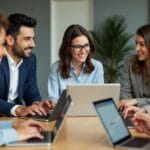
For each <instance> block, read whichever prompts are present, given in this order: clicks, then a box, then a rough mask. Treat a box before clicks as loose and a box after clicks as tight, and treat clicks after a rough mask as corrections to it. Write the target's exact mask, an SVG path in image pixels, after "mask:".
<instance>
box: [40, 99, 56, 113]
mask: <svg viewBox="0 0 150 150" xmlns="http://www.w3.org/2000/svg"><path fill="white" fill-rule="evenodd" d="M37 105H38V106H40V107H42V108H44V110H46V112H48V111H49V110H53V109H54V108H55V106H56V102H55V101H53V100H47V99H44V100H42V101H40V102H39V103H37Z"/></svg>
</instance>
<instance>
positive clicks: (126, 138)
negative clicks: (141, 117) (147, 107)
mask: <svg viewBox="0 0 150 150" xmlns="http://www.w3.org/2000/svg"><path fill="white" fill-rule="evenodd" d="M93 105H94V108H95V110H96V112H97V116H98V118H99V119H100V120H101V122H102V125H103V127H104V130H105V131H106V135H107V137H108V139H109V142H110V144H111V145H112V146H114V147H128V148H129V149H131V148H133V149H144V150H148V149H149V148H150V139H149V138H144V137H143V138H141V137H132V136H131V134H130V132H129V129H128V128H127V127H126V125H125V123H124V121H123V119H122V117H121V115H120V113H119V111H118V109H117V107H116V104H115V102H114V101H113V99H112V98H107V99H100V100H98V101H94V102H93Z"/></svg>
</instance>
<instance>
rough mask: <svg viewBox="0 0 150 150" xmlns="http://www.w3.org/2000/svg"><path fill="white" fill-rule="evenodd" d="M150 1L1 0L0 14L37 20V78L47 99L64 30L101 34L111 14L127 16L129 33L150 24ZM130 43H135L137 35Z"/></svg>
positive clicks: (42, 93)
mask: <svg viewBox="0 0 150 150" xmlns="http://www.w3.org/2000/svg"><path fill="white" fill-rule="evenodd" d="M149 3H150V2H149V0H0V12H2V13H4V14H5V15H6V16H8V15H9V14H11V13H24V14H26V15H30V16H32V17H35V18H36V19H37V22H38V24H37V27H36V38H35V42H36V48H35V49H34V50H33V51H34V53H35V54H36V56H37V78H38V85H39V90H40V93H41V95H42V97H43V98H45V97H47V80H48V73H49V68H50V64H51V63H52V62H54V61H55V60H57V59H58V49H59V46H60V43H61V39H62V35H63V33H64V30H65V29H66V28H67V27H68V26H69V25H71V24H80V25H83V26H84V27H85V28H86V29H88V30H90V31H98V30H99V28H100V25H101V24H102V23H103V22H104V20H105V19H106V18H107V17H109V16H112V15H121V16H123V17H125V19H126V23H127V28H126V31H127V32H129V33H131V34H134V33H135V32H136V29H137V28H138V27H140V26H141V25H143V24H147V23H149V21H150V7H149V6H150V4H149ZM130 43H132V44H134V36H133V37H132V38H131V40H130Z"/></svg>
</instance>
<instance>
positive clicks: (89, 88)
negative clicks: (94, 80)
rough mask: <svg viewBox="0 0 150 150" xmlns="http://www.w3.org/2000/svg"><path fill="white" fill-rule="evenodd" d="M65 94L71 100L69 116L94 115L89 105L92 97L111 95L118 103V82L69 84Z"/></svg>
mask: <svg viewBox="0 0 150 150" xmlns="http://www.w3.org/2000/svg"><path fill="white" fill-rule="evenodd" d="M67 94H69V95H71V97H72V101H73V105H72V107H71V109H70V110H69V112H68V115H69V116H96V113H95V111H94V109H93V107H92V105H91V102H92V101H93V99H104V98H108V97H112V98H113V99H114V100H115V102H116V103H118V102H119V95H120V84H119V83H114V84H106V83H105V84H69V85H68V86H67Z"/></svg>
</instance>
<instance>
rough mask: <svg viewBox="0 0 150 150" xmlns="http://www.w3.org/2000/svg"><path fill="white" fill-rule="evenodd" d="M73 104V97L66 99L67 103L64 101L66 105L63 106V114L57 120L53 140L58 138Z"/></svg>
mask: <svg viewBox="0 0 150 150" xmlns="http://www.w3.org/2000/svg"><path fill="white" fill-rule="evenodd" d="M70 104H71V97H70V96H67V98H66V101H64V103H63V104H62V105H63V106H62V110H61V113H60V114H59V116H58V117H57V120H56V123H55V125H54V128H53V130H52V135H53V139H52V140H54V138H56V135H57V134H58V132H59V130H60V128H61V125H62V123H63V121H64V118H65V116H66V114H67V111H68V109H69V106H70Z"/></svg>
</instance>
